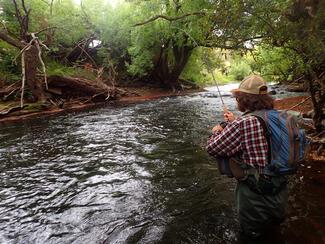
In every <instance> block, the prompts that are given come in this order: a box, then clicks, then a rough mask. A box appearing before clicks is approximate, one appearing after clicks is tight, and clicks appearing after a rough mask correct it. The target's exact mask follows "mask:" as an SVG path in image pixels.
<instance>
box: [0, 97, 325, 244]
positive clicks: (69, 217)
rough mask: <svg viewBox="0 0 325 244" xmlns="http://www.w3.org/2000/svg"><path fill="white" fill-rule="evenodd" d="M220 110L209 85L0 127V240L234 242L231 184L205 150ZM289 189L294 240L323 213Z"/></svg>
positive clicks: (297, 185)
mask: <svg viewBox="0 0 325 244" xmlns="http://www.w3.org/2000/svg"><path fill="white" fill-rule="evenodd" d="M224 99H225V102H226V103H227V104H228V106H229V109H231V110H233V109H235V105H234V102H233V100H232V99H231V98H230V97H225V98H224ZM221 115H222V110H221V109H220V101H219V99H218V98H216V97H215V96H214V95H213V93H209V92H207V93H199V94H195V95H191V96H185V97H177V98H164V99H160V100H156V101H151V102H146V103H142V104H136V105H129V106H117V107H106V108H102V109H98V110H94V111H91V112H84V113H78V114H70V115H66V116H60V117H58V118H51V119H48V118H47V119H40V120H34V121H31V122H28V123H27V122H26V123H24V124H20V125H10V126H3V125H1V127H0V199H1V202H0V243H236V242H237V232H238V223H237V220H236V211H235V205H234V204H235V203H234V196H233V195H234V189H235V184H236V183H235V181H234V180H232V179H228V178H226V177H223V176H219V174H218V170H217V168H216V165H215V164H214V161H213V160H212V159H211V158H209V157H208V155H207V154H206V153H205V151H204V150H203V147H204V145H205V142H206V139H207V137H208V135H209V129H210V128H211V127H212V126H213V125H214V124H215V122H216V121H217V120H218V119H221ZM291 189H293V190H292V191H293V193H292V196H291V202H290V204H291V205H292V206H291V207H290V209H291V210H289V218H288V221H287V223H286V224H285V225H284V228H283V230H282V234H281V235H279V236H278V237H279V238H284V239H286V240H287V243H297V241H296V239H298V240H305V239H304V238H307V239H308V238H309V237H308V236H310V232H312V233H314V232H313V230H314V229H313V228H314V227H312V226H310V223H309V222H308V221H307V220H310V219H312V218H313V217H315V216H318V215H319V217H320V219H317V218H316V223H317V224H319V223H322V220H324V219H323V218H324V216H323V215H321V214H320V213H321V212H322V210H315V211H314V210H306V209H305V208H306V207H308V204H310V201H309V200H308V197H309V198H310V199H314V198H315V197H314V196H313V194H310V193H309V194H310V196H308V195H306V196H305V197H303V198H301V197H300V195H299V194H300V192H305V185H304V184H303V181H302V180H300V179H299V178H297V179H295V182H293V183H292V186H291ZM306 199H307V200H306ZM317 199H319V198H316V200H314V201H312V205H315V204H316V206H309V208H311V209H313V207H314V208H316V209H317V207H321V204H320V203H319V202H318V200H317ZM317 205H318V206H317ZM310 215H312V216H311V217H310ZM314 215H315V216H314ZM296 229H298V230H299V231H298V232H299V233H298V234H297V231H295V230H296ZM303 230H310V231H307V232H306V234H304V233H303ZM314 235H315V240H316V242H315V243H317V241H321V240H322V237H323V233H321V232H319V233H317V232H315V233H314ZM307 239H306V240H307ZM309 239H310V238H309ZM309 239H308V240H309ZM291 241H292V242H291ZM301 243H304V242H301ZM320 243H321V242H320Z"/></svg>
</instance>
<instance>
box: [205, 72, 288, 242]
mask: <svg viewBox="0 0 325 244" xmlns="http://www.w3.org/2000/svg"><path fill="white" fill-rule="evenodd" d="M232 94H233V96H234V97H235V98H236V100H237V106H238V110H239V111H240V112H243V114H242V116H240V117H237V118H236V117H235V116H234V114H233V113H231V112H229V111H227V110H225V112H224V119H225V121H226V122H227V125H226V126H225V127H224V126H221V125H220V124H217V125H216V126H215V127H214V128H213V129H212V132H213V134H212V136H211V137H210V139H209V141H208V145H207V147H206V149H207V152H208V153H209V154H210V155H211V156H213V157H215V158H216V159H217V160H219V163H220V162H221V163H222V164H223V163H227V164H228V163H229V168H230V171H231V172H230V173H229V172H228V173H227V174H228V176H232V175H233V176H234V177H235V178H236V179H237V187H236V193H235V195H236V208H237V211H238V217H239V222H240V225H241V230H242V234H243V237H245V238H248V239H259V238H261V237H262V236H263V235H264V234H265V233H266V231H267V230H268V228H269V227H271V226H273V225H274V224H280V223H281V222H283V220H284V217H285V208H286V203H287V187H286V178H285V176H282V175H274V176H269V175H265V174H264V172H265V171H264V169H265V167H266V165H267V164H268V159H269V157H270V155H269V153H270V151H269V150H268V149H269V148H268V147H269V145H268V139H269V138H268V136H267V135H266V134H267V133H266V128H265V124H263V123H262V122H261V121H260V119H259V118H258V117H256V116H253V115H252V114H251V113H253V112H256V111H260V110H272V109H273V106H274V103H273V99H272V98H271V97H270V96H269V95H268V92H267V85H266V82H265V81H264V80H263V79H262V78H261V77H260V76H257V75H251V76H249V77H246V78H245V79H244V80H243V81H242V82H241V84H240V85H239V88H238V89H235V90H232ZM223 127H224V128H223ZM227 167H228V165H227V166H226V167H225V168H227ZM219 169H220V167H219Z"/></svg>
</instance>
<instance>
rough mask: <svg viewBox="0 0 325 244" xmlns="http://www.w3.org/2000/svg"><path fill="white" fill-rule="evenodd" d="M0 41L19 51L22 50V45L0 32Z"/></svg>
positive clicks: (23, 45)
mask: <svg viewBox="0 0 325 244" xmlns="http://www.w3.org/2000/svg"><path fill="white" fill-rule="evenodd" d="M0 39H1V40H3V41H5V42H7V43H9V44H10V45H12V46H14V47H17V48H19V49H23V48H24V47H25V44H24V43H22V42H20V41H18V40H16V39H14V38H12V37H11V36H9V35H8V34H6V33H5V32H3V31H0Z"/></svg>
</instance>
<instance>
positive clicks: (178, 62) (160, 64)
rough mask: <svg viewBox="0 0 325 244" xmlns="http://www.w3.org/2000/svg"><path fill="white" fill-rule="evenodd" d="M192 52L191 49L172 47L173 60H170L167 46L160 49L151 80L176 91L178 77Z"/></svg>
mask: <svg viewBox="0 0 325 244" xmlns="http://www.w3.org/2000/svg"><path fill="white" fill-rule="evenodd" d="M167 45H168V44H167ZM192 50H193V48H192V47H188V46H181V47H178V46H174V47H173V58H170V57H169V56H168V54H169V53H168V46H166V45H165V46H164V47H161V50H160V54H159V56H158V58H157V59H156V62H155V66H154V69H153V72H152V73H151V79H152V80H153V81H156V82H159V83H160V84H162V85H164V86H166V87H169V88H172V89H177V88H178V85H179V84H178V79H179V76H180V75H181V73H182V71H183V70H184V68H185V65H186V64H187V62H188V60H189V58H190V56H191V54H192ZM171 60H173V62H171Z"/></svg>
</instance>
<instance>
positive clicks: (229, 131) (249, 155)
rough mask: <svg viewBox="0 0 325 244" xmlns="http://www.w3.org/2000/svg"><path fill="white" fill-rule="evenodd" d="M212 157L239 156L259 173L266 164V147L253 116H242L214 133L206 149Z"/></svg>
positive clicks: (260, 127)
mask: <svg viewBox="0 0 325 244" xmlns="http://www.w3.org/2000/svg"><path fill="white" fill-rule="evenodd" d="M206 149H207V151H208V153H209V154H210V155H211V156H214V157H218V156H219V157H220V156H227V157H231V156H234V155H235V154H240V155H241V158H242V161H243V162H244V163H246V164H248V165H250V166H252V167H254V168H257V169H259V171H260V172H261V171H262V170H263V168H264V167H265V165H266V164H267V162H268V161H267V156H268V145H267V140H266V138H265V135H264V130H263V127H262V125H261V124H260V122H259V121H258V119H257V118H256V117H254V116H243V117H239V118H237V119H236V120H234V121H233V122H232V123H229V124H228V125H227V126H226V127H225V128H224V130H223V131H222V132H215V133H214V134H213V135H212V136H211V137H210V139H209V141H208V145H207V147H206Z"/></svg>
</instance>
